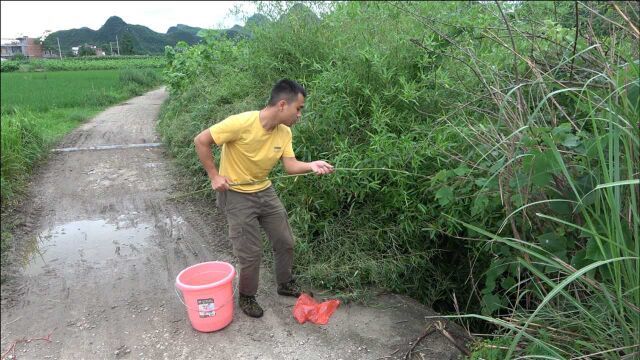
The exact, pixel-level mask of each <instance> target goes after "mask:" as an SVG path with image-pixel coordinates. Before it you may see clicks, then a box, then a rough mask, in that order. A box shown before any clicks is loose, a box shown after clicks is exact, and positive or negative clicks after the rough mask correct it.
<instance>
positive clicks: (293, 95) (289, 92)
mask: <svg viewBox="0 0 640 360" xmlns="http://www.w3.org/2000/svg"><path fill="white" fill-rule="evenodd" d="M298 94H302V96H303V97H307V92H306V91H305V90H304V88H303V87H302V85H300V84H298V83H297V82H295V81H293V80H289V79H282V80H280V81H278V82H277V83H276V84H275V85H274V86H273V89H271V97H269V103H268V105H269V106H274V105H276V104H277V103H278V101H280V100H283V99H284V100H286V101H287V102H288V103H292V102H294V101H296V99H297V98H298Z"/></svg>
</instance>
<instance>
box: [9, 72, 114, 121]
mask: <svg viewBox="0 0 640 360" xmlns="http://www.w3.org/2000/svg"><path fill="white" fill-rule="evenodd" d="M122 73H123V71H122V70H86V71H58V72H24V73H23V72H13V73H2V74H1V75H0V76H1V79H2V113H3V114H6V113H11V112H13V111H15V109H17V108H20V109H23V110H31V111H36V112H42V111H49V110H51V109H60V108H71V107H77V106H82V107H85V106H99V105H107V104H109V103H114V102H117V101H118V100H121V99H123V95H124V94H120V93H122V91H121V88H122V85H126V84H123V83H122V81H121V80H120V75H121V74H122Z"/></svg>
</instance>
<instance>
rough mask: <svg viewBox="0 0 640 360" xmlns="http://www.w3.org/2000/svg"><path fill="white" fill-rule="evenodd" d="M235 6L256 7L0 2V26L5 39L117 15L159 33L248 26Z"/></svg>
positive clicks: (94, 24) (248, 8) (248, 7)
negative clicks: (179, 26) (181, 26)
mask: <svg viewBox="0 0 640 360" xmlns="http://www.w3.org/2000/svg"><path fill="white" fill-rule="evenodd" d="M235 5H239V6H240V7H241V8H242V9H244V10H245V12H247V14H248V15H249V16H250V15H252V14H253V11H254V9H255V6H254V5H253V3H251V2H246V1H0V7H1V8H0V14H1V17H2V19H1V20H2V21H1V22H0V26H1V27H2V30H1V33H2V34H1V35H2V38H3V40H4V39H6V38H16V37H18V36H24V35H26V36H29V37H36V38H37V37H40V36H42V34H43V33H44V32H45V31H46V30H51V31H58V30H69V29H79V28H81V27H88V28H90V29H93V30H98V29H99V28H100V27H101V26H102V25H104V23H105V22H106V21H107V19H108V18H109V17H110V16H113V15H116V16H119V17H121V18H122V20H124V21H125V22H126V23H128V24H132V25H143V26H146V27H148V28H150V29H151V30H153V31H155V32H159V33H166V32H167V29H169V27H171V26H175V25H177V24H185V25H189V26H195V27H201V28H215V29H220V28H223V29H228V28H231V27H232V26H233V25H235V24H238V25H244V21H243V19H242V17H241V16H234V15H230V14H229V12H230V10H231V9H232V8H234V6H235Z"/></svg>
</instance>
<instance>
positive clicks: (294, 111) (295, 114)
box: [279, 94, 304, 127]
mask: <svg viewBox="0 0 640 360" xmlns="http://www.w3.org/2000/svg"><path fill="white" fill-rule="evenodd" d="M279 106H280V109H281V112H280V116H281V117H280V119H281V123H282V124H284V125H287V126H289V127H291V126H293V124H295V123H297V122H298V120H300V117H301V116H302V109H303V108H304V96H302V94H298V98H297V99H296V101H294V102H290V103H289V102H287V101H285V100H281V102H280V104H279Z"/></svg>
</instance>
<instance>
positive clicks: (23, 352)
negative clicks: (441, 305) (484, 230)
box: [1, 89, 458, 360]
mask: <svg viewBox="0 0 640 360" xmlns="http://www.w3.org/2000/svg"><path fill="white" fill-rule="evenodd" d="M166 97H167V93H166V92H165V90H164V89H158V90H154V91H151V92H149V93H147V94H145V95H143V96H140V97H136V98H133V99H130V100H128V101H127V102H125V103H121V104H119V105H116V106H113V107H111V108H109V109H107V110H105V111H104V112H102V113H101V114H99V115H98V116H96V117H95V118H94V119H92V120H91V121H89V122H88V123H86V124H84V125H82V126H81V127H80V128H79V129H77V130H76V131H74V132H73V133H71V134H69V136H67V137H66V138H65V139H64V140H63V141H62V142H61V144H60V145H59V146H58V147H82V148H86V147H91V146H101V145H115V144H121V145H126V144H140V143H156V142H159V138H158V135H157V134H156V133H155V130H154V128H155V122H156V119H157V116H158V113H159V110H160V105H161V104H162V103H163V101H164V100H165V99H166ZM194 156H196V155H195V153H194ZM172 166H173V165H172V163H171V161H170V160H169V159H168V156H167V155H166V154H165V151H164V150H163V148H161V147H158V148H125V149H113V150H100V151H75V152H66V153H54V154H52V155H51V156H50V157H49V159H48V161H47V162H46V163H44V164H41V165H40V166H39V167H38V169H37V170H36V171H35V173H34V176H33V181H32V184H31V186H30V191H29V197H28V199H29V201H28V202H26V203H25V204H24V205H23V206H22V208H21V209H20V213H19V214H18V215H19V216H18V218H19V219H21V222H22V223H23V226H22V227H21V228H20V229H19V231H18V232H17V234H16V239H15V240H16V244H17V246H16V249H15V251H14V256H15V257H16V261H14V263H13V264H14V265H13V268H12V269H3V270H2V271H3V272H4V271H10V272H15V276H13V277H12V279H10V280H9V281H8V282H7V284H4V285H2V321H1V323H2V328H1V330H2V339H1V346H2V351H5V350H6V349H7V348H9V347H10V346H11V344H12V342H13V341H15V340H18V339H22V338H27V339H28V338H37V337H42V336H46V335H47V334H49V333H51V339H52V341H51V342H46V341H33V342H30V343H27V344H20V345H18V346H17V352H16V354H17V355H18V356H19V358H21V359H82V358H85V359H107V358H108V359H114V358H118V359H119V358H130V359H205V358H219V359H278V360H281V359H340V358H342V359H376V358H379V357H384V356H388V355H389V354H392V353H393V354H395V355H394V356H395V357H396V358H403V357H404V352H405V351H406V350H407V349H409V348H410V342H411V341H415V339H416V337H418V336H419V335H420V334H421V332H422V331H423V329H424V328H425V327H426V326H427V325H428V322H427V321H426V320H425V319H424V316H425V315H433V314H434V313H433V312H432V311H430V310H429V309H427V308H425V307H424V306H422V305H420V304H417V303H416V302H415V301H412V300H410V299H406V298H404V297H400V296H391V295H390V296H386V297H381V298H379V299H378V300H377V302H378V303H377V305H378V306H377V307H365V306H360V305H355V304H349V305H341V307H340V308H339V309H338V311H336V313H335V314H334V316H333V317H332V319H331V321H330V323H329V324H328V325H326V326H315V325H312V324H304V325H300V324H298V323H297V322H296V321H295V320H294V319H293V316H292V314H291V308H292V306H293V304H294V303H295V299H293V298H286V297H281V296H278V295H276V291H275V288H276V286H275V284H274V280H273V275H272V270H271V269H266V268H264V267H263V269H262V271H261V283H260V289H259V292H258V300H259V301H260V302H261V304H262V305H263V306H264V308H265V315H264V317H263V318H260V319H253V318H248V317H247V316H245V315H244V314H242V313H241V312H240V310H239V309H238V308H237V306H234V320H233V322H232V323H231V324H230V325H229V326H228V327H227V328H225V329H223V330H221V331H218V332H215V333H209V334H205V333H199V332H197V331H195V330H193V329H192V328H191V326H190V323H189V321H188V319H187V316H186V311H185V307H184V305H183V304H182V303H181V302H180V299H179V298H178V296H177V295H176V292H175V288H174V282H175V277H176V276H177V274H178V273H179V272H180V271H181V270H182V269H184V268H186V267H187V266H189V265H193V264H196V263H199V262H204V261H212V260H222V261H227V262H230V263H232V264H233V265H234V266H235V265H236V261H235V258H234V257H233V255H232V254H231V246H230V244H229V242H228V240H227V236H226V232H227V231H226V223H225V220H224V217H223V216H222V215H221V214H219V213H218V212H217V211H216V210H215V206H214V204H213V203H209V202H208V201H206V200H202V199H197V198H193V199H183V200H181V201H174V200H170V196H171V195H174V194H176V193H180V192H182V191H181V185H180V183H179V179H175V178H174V176H173V174H174V173H175V172H174V171H173V170H172ZM182 188H184V187H182ZM235 285H237V284H235ZM426 345H427V346H425V347H423V348H422V349H420V348H416V354H422V356H423V357H424V358H427V359H446V358H451V357H454V356H456V355H457V354H458V352H457V350H456V349H455V348H454V347H453V345H451V344H448V343H447V342H446V341H445V340H442V339H433V341H431V342H430V343H428V344H426ZM395 350H398V351H395ZM394 351H395V352H394ZM394 356H390V357H387V358H389V359H391V358H394ZM416 356H418V355H416Z"/></svg>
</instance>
